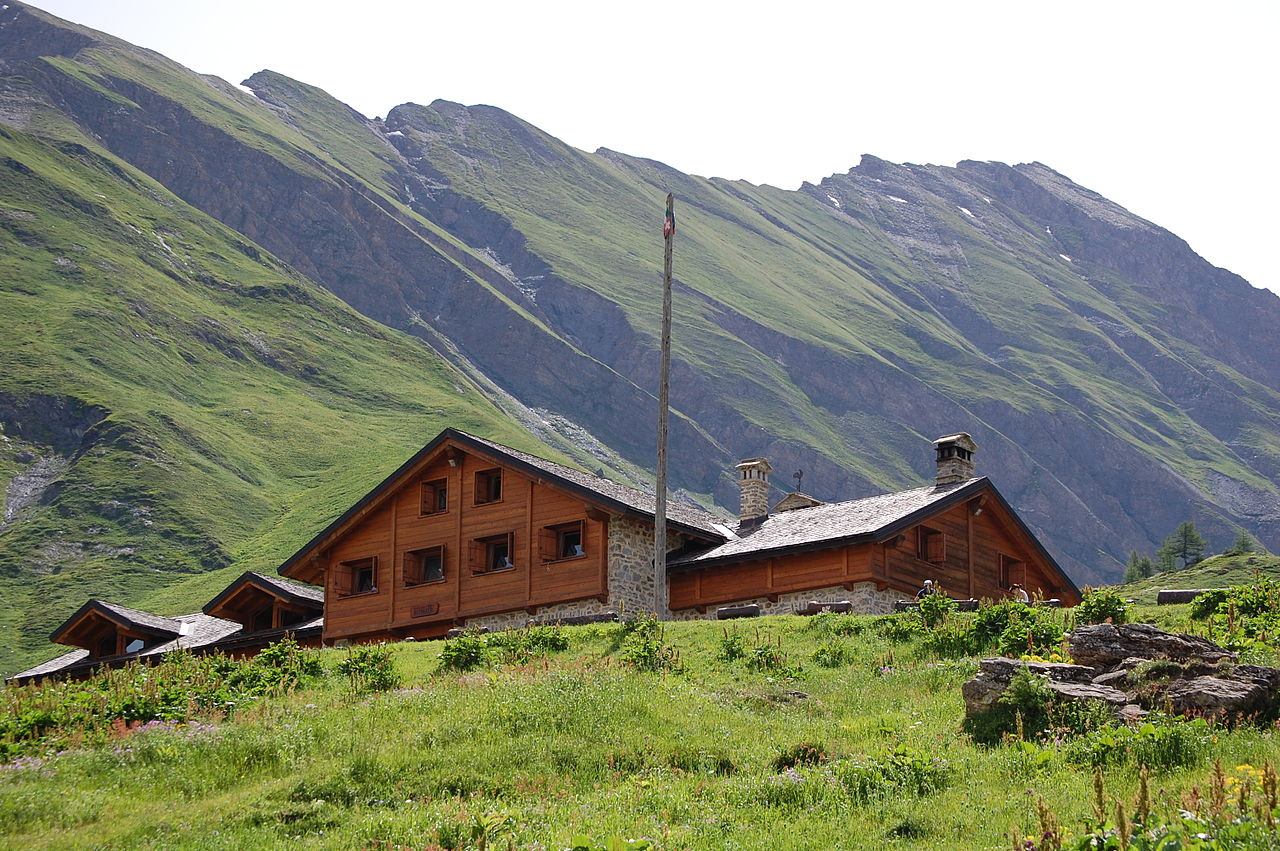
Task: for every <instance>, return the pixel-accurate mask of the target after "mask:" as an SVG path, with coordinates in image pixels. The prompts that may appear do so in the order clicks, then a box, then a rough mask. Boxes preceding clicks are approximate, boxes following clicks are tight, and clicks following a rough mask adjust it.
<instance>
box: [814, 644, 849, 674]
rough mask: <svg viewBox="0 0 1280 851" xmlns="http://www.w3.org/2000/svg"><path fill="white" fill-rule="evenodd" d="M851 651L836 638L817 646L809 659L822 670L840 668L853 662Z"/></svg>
mask: <svg viewBox="0 0 1280 851" xmlns="http://www.w3.org/2000/svg"><path fill="white" fill-rule="evenodd" d="M853 655H854V654H853V650H852V649H851V648H850V647H849V645H847V644H845V643H844V642H843V641H840V640H839V639H837V638H830V639H828V640H827V641H824V642H823V643H822V644H819V645H818V646H817V648H815V649H814V651H813V656H812V657H811V658H812V659H813V661H814V662H816V663H817V664H818V665H820V666H821V667H823V668H840V667H843V666H845V665H847V664H849V663H850V662H852V661H853Z"/></svg>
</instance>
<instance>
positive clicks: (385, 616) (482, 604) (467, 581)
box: [323, 452, 608, 638]
mask: <svg viewBox="0 0 1280 851" xmlns="http://www.w3.org/2000/svg"><path fill="white" fill-rule="evenodd" d="M455 457H457V458H458V461H459V463H458V466H456V467H451V466H450V465H449V463H448V461H447V459H446V456H445V454H444V453H443V452H442V453H439V454H437V455H436V456H435V458H434V459H428V460H427V461H426V462H425V463H424V465H423V466H422V467H421V468H420V469H419V470H416V471H414V473H413V474H412V475H410V476H406V477H405V480H404V482H403V483H402V484H401V485H400V487H398V488H397V489H396V490H394V491H392V492H391V493H390V494H389V495H388V496H387V497H386V498H385V499H384V500H383V501H382V503H381V504H380V505H379V506H378V507H376V508H374V509H373V510H372V511H371V512H370V513H369V514H367V515H366V516H365V517H364V518H363V519H361V520H359V521H358V522H357V523H355V524H354V525H352V526H351V527H349V528H348V529H346V530H344V531H343V532H342V533H341V534H340V536H339V537H338V538H337V539H336V540H335V541H334V543H333V544H332V545H331V546H330V548H329V550H328V551H327V553H326V554H325V557H324V559H323V561H324V563H325V565H326V569H325V580H326V581H325V637H326V638H342V637H355V636H362V635H369V634H373V633H387V634H411V635H420V636H430V635H438V634H440V633H442V632H444V631H445V630H447V629H448V628H449V627H451V626H452V625H453V624H454V622H455V621H460V620H462V619H465V618H468V617H473V616H476V615H484V614H493V613H497V612H509V611H518V610H520V609H528V610H531V611H532V610H533V609H534V608H535V607H537V606H544V605H550V604H553V603H562V602H569V601H572V600H581V599H586V598H589V597H599V598H601V599H604V597H605V595H606V594H607V591H608V589H607V588H606V587H605V586H606V582H605V575H606V562H605V550H606V536H607V520H591V519H589V518H588V516H587V510H588V506H587V505H586V504H585V503H583V502H582V500H581V499H577V498H575V497H571V496H569V495H567V494H565V493H563V492H562V491H559V490H557V489H555V488H553V487H550V486H548V485H546V484H544V483H541V482H538V481H535V480H533V479H530V478H528V477H527V476H524V475H523V474H520V473H517V472H515V471H513V470H511V469H510V468H504V467H501V465H498V464H495V462H494V461H493V460H491V459H487V458H480V457H477V456H474V455H469V454H459V455H458V456H455ZM495 467H497V468H499V469H501V470H502V478H503V481H502V497H501V499H499V500H496V501H492V502H482V503H481V504H477V503H476V490H475V489H476V473H477V472H479V471H482V470H491V469H494V468H495ZM437 479H444V480H446V481H447V487H448V508H447V509H446V510H445V511H442V512H436V513H430V514H423V513H422V498H421V493H422V485H423V483H424V482H427V481H432V480H437ZM593 513H594V512H593ZM597 516H598V515H597ZM573 522H581V523H582V533H583V550H584V551H585V553H586V555H584V556H580V557H576V558H570V559H563V560H557V559H554V558H552V554H544V552H543V551H544V550H545V547H544V546H541V544H542V542H543V540H544V538H545V535H546V531H545V530H547V528H548V527H553V526H558V525H561V524H566V523H573ZM500 535H511V539H512V547H511V552H510V558H511V561H512V563H513V564H514V567H513V568H511V569H507V570H498V571H490V572H483V571H478V570H475V569H473V567H474V566H473V564H472V553H473V547H474V546H475V542H476V541H477V540H480V539H486V538H490V537H493V536H500ZM431 547H442V548H443V549H444V578H443V580H441V581H437V582H428V583H424V584H420V585H410V586H406V585H405V581H404V578H405V567H406V558H407V554H408V553H410V552H413V551H416V550H422V549H428V548H431ZM370 557H373V558H376V559H377V561H378V579H377V589H378V590H377V591H376V592H367V593H362V594H345V595H344V594H342V593H341V591H342V589H341V588H339V587H335V585H336V584H339V583H340V582H341V581H342V580H341V578H340V575H341V570H340V565H341V564H342V562H350V561H353V560H358V559H365V558H370Z"/></svg>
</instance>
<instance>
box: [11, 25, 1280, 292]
mask: <svg viewBox="0 0 1280 851" xmlns="http://www.w3.org/2000/svg"><path fill="white" fill-rule="evenodd" d="M35 5H37V6H39V7H41V8H43V9H46V10H48V11H50V12H52V13H53V14H55V15H59V16H61V17H64V18H68V19H70V20H73V21H76V22H78V23H82V24H85V25H88V26H91V27H94V28H96V29H100V30H105V31H107V32H110V33H112V34H114V35H117V36H120V37H121V38H124V39H126V40H128V41H131V42H134V43H135V44H139V45H142V46H143V47H149V48H152V49H153V50H157V51H159V52H160V53H163V54H165V55H166V56H168V57H170V58H171V59H174V60H176V61H178V62H180V63H182V64H183V65H186V66H187V67H189V68H191V69H193V70H196V71H199V72H201V73H211V74H217V75H218V76H221V77H224V78H226V79H227V80H230V81H231V82H233V83H238V82H240V81H241V80H243V79H244V78H245V77H247V76H249V75H250V74H252V73H253V72H255V71H258V70H261V69H263V68H270V69H272V70H275V71H279V72H280V73H283V74H286V75H288V76H291V77H294V78H297V79H299V80H302V81H304V82H307V83H311V84H313V85H316V86H319V87H320V88H322V89H325V90H326V91H328V92H329V93H330V94H332V95H334V96H335V97H338V98H339V99H341V100H344V101H346V102H347V103H349V104H350V105H351V106H353V107H355V108H356V109H358V110H359V111H361V112H362V113H364V114H366V115H369V116H374V115H385V114H386V113H387V111H388V110H389V109H390V108H391V107H392V106H395V105H396V104H399V103H403V102H405V101H416V102H419V103H430V102H431V101H432V100H434V99H436V98H445V99H447V100H453V101H459V102H462V103H466V104H473V103H486V104H492V105H494V106H499V107H502V108H503V109H506V110H508V111H509V112H512V113H514V114H516V115H518V116H520V117H521V118H523V119H525V120H526V121H529V122H531V123H532V124H534V125H536V126H538V127H540V128H542V129H543V130H545V131H547V132H548V133H551V134H552V135H554V136H556V137H558V138H560V139H563V140H564V141H566V142H568V143H569V144H571V145H574V146H576V147H578V148H582V149H585V150H595V149H596V148H597V147H601V146H603V147H608V148H613V149H614V150H618V151H622V152H625V153H628V154H634V155H637V156H644V157H650V158H653V159H657V160H661V161H663V162H665V163H667V164H668V165H671V166H672V167H674V168H677V169H680V170H681V171H685V172H690V173H693V174H701V175H707V176H712V175H714V176H720V177H729V178H743V179H746V180H750V181H752V182H754V183H770V184H773V185H775V186H781V187H785V188H788V189H794V188H796V187H798V186H799V185H800V182H801V181H802V180H808V181H811V182H817V181H818V180H821V179H822V178H823V177H825V176H827V175H829V174H832V173H835V172H843V171H846V170H847V169H849V168H850V167H852V166H854V165H856V164H857V163H858V160H859V157H860V155H861V154H863V153H870V154H875V155H876V156H878V157H882V158H884V159H886V160H890V161H893V162H914V163H940V164H944V165H954V164H955V163H956V161H958V160H961V159H977V160H999V161H1001V162H1007V163H1018V162H1030V161H1033V160H1039V161H1040V162H1043V163H1045V164H1047V165H1049V166H1050V167H1052V168H1054V169H1056V170H1057V171H1059V172H1062V173H1063V174H1065V175H1066V176H1068V177H1070V178H1071V179H1072V180H1075V181H1076V182H1077V183H1080V184H1082V185H1084V186H1087V187H1089V188H1090V189H1093V190H1095V191H1097V192H1100V193H1101V194H1103V195H1105V196H1106V197H1108V198H1110V199H1112V200H1113V201H1116V202H1117V203H1119V204H1121V205H1123V206H1125V207H1127V208H1128V209H1130V210H1131V211H1133V212H1134V213H1136V214H1138V215H1140V216H1143V217H1144V218H1147V219H1150V220H1151V221H1153V222H1155V223H1156V224H1158V225H1161V226H1163V227H1166V228H1168V229H1169V230H1171V231H1173V232H1174V233H1176V234H1178V235H1179V236H1181V237H1183V238H1184V239H1186V240H1187V241H1188V242H1189V243H1190V244H1191V247H1192V248H1193V249H1195V250H1196V251H1197V252H1199V253H1200V254H1201V255H1202V256H1203V257H1205V258H1206V259H1207V260H1209V261H1210V262H1211V263H1214V264H1215V265H1218V266H1224V267H1226V268H1228V269H1231V270H1232V271H1234V272H1237V273H1238V274H1240V275H1242V276H1244V277H1245V278H1246V279H1248V280H1249V281H1251V282H1252V283H1253V284H1254V285H1256V286H1266V287H1269V288H1271V289H1273V290H1276V291H1277V292H1280V260H1277V257H1276V254H1275V252H1273V251H1272V242H1273V241H1274V240H1275V237H1274V236H1273V235H1272V233H1271V232H1270V228H1271V227H1272V226H1274V225H1276V224H1277V223H1278V222H1277V218H1278V217H1277V215H1276V204H1277V201H1278V200H1280V179H1278V178H1277V168H1276V163H1275V161H1274V158H1275V156H1276V150H1277V145H1276V142H1277V138H1276V137H1277V134H1276V122H1277V118H1278V117H1280V115H1278V111H1277V105H1278V104H1280V96H1278V91H1277V89H1278V88H1280V86H1278V84H1280V46H1278V45H1280V3H1276V2H1274V0H1256V2H1245V1H1244V0H1217V2H1213V3H1210V2H1205V0H1197V2H1194V3H1192V2H1183V0H1162V1H1161V2H1149V1H1148V0H1105V2H1097V0H1076V2H1071V3H1064V2H1056V3H1055V2H1043V1H1042V0H1016V2H1015V1H1011V2H1006V1H1005V0H999V2H983V0H969V2H957V0H946V1H945V2H938V1H937V0H919V2H893V0H878V2H874V3H871V2H865V0H862V2H858V0H853V1H852V2H843V3H823V2H810V0H790V2H768V3H765V2H754V0H734V2H700V0H680V2H663V0H654V2H649V3H634V2H620V0H590V2H579V0H543V1H542V2H531V0H519V1H518V2H509V0H485V2H472V3H468V2H459V0H450V2H440V0H436V1H435V2H431V1H430V0H425V1H421V2H416V3H413V2H394V0H363V2H360V3H334V2H324V1H323V0H309V2H300V1H299V0H253V2H249V0H218V2H209V0H36V3H35Z"/></svg>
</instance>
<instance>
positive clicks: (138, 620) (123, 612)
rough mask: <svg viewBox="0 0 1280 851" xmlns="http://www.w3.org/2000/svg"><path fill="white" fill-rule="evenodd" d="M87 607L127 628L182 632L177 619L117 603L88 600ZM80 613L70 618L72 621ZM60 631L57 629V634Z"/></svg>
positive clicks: (171, 632) (175, 633)
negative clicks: (104, 613)
mask: <svg viewBox="0 0 1280 851" xmlns="http://www.w3.org/2000/svg"><path fill="white" fill-rule="evenodd" d="M89 605H90V606H91V607H92V608H95V609H100V610H103V611H105V612H108V613H110V614H111V615H114V616H115V617H114V618H112V619H113V620H118V621H122V622H124V623H126V624H128V625H129V626H135V627H138V628H140V629H144V630H147V631H150V632H167V633H170V634H173V635H177V634H178V633H180V632H181V631H182V625H181V623H179V621H178V619H177V618H166V617H162V616H161V615H153V614H151V612H144V611H142V610H141V609H131V608H129V607H128V606H121V605H120V604H119V603H109V602H107V601H106V600H90V601H89ZM79 614H80V613H79V612H77V613H76V615H73V616H72V620H74V619H75V618H76V616H78V615H79ZM61 631H62V630H61V629H59V632H61Z"/></svg>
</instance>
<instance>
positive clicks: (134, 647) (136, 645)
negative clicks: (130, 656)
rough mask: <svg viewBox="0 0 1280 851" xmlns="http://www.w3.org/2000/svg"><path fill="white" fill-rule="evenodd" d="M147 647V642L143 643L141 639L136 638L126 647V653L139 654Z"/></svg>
mask: <svg viewBox="0 0 1280 851" xmlns="http://www.w3.org/2000/svg"><path fill="white" fill-rule="evenodd" d="M146 646H147V642H145V641H143V640H142V639H141V638H135V639H134V640H133V641H130V642H129V643H128V644H126V645H125V646H124V652H126V653H137V652H138V651H139V650H141V649H142V648H144V647H146Z"/></svg>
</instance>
